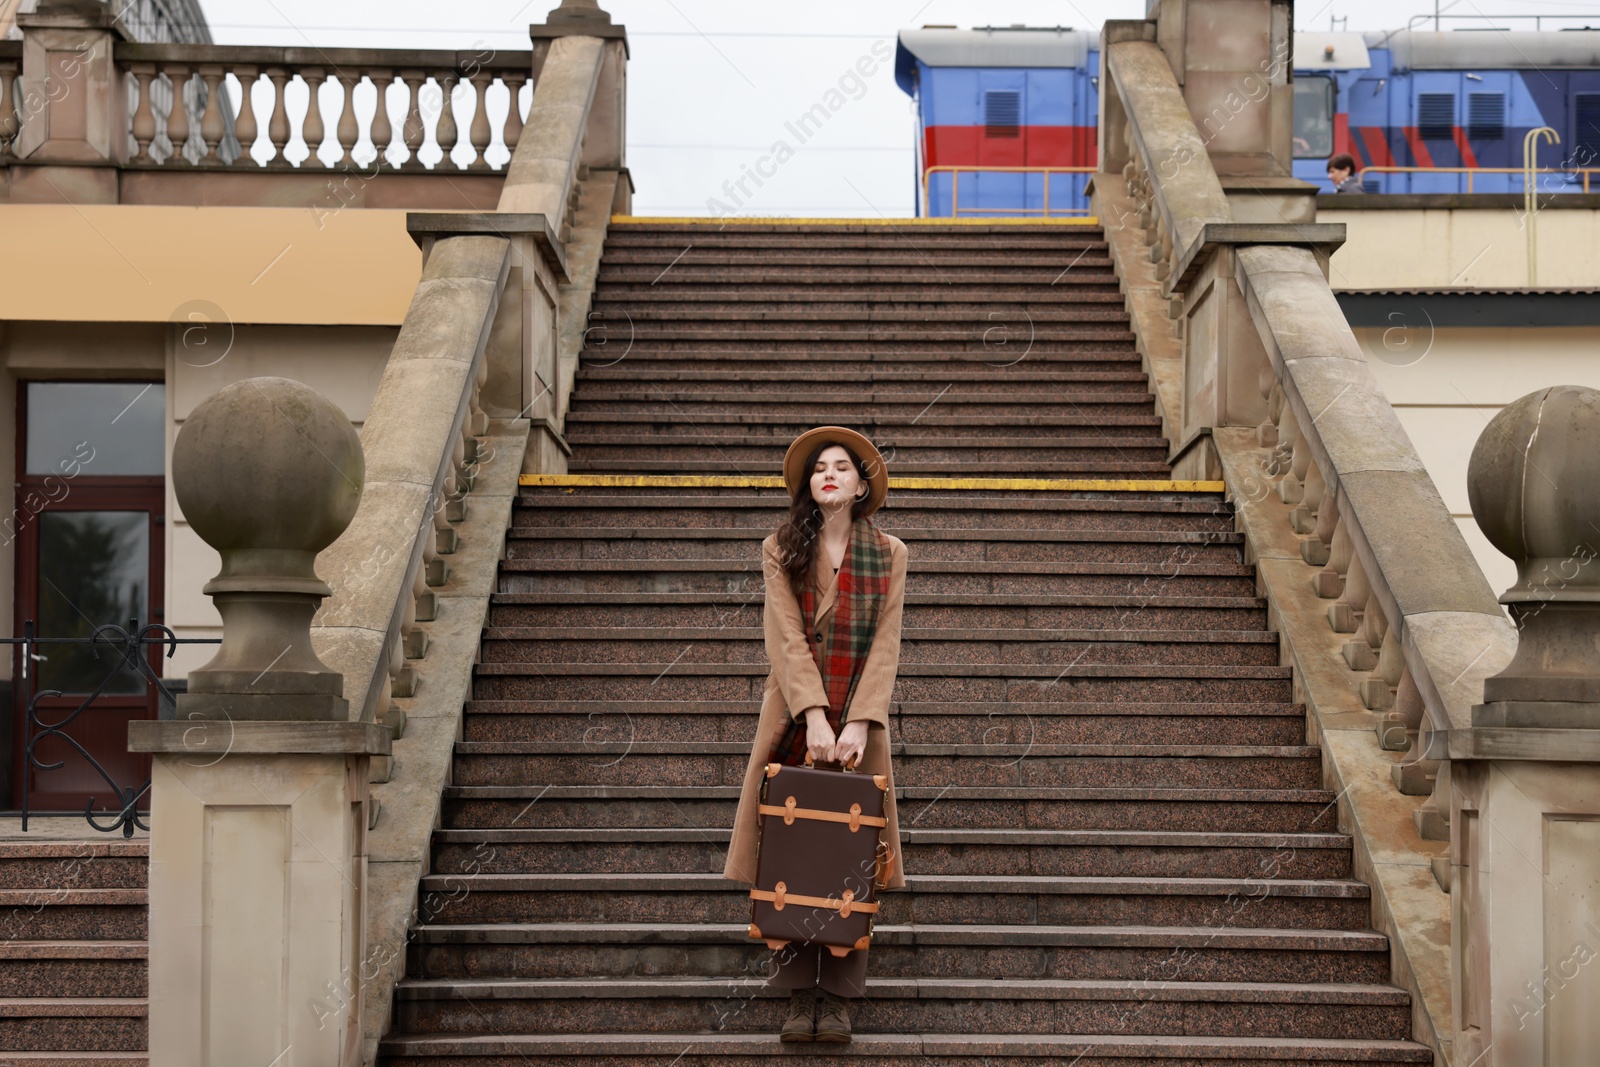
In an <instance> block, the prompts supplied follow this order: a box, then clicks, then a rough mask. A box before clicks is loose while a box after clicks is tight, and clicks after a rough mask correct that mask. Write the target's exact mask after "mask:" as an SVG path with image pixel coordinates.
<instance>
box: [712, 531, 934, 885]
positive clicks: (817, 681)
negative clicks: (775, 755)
mask: <svg viewBox="0 0 1600 1067" xmlns="http://www.w3.org/2000/svg"><path fill="white" fill-rule="evenodd" d="M885 536H887V537H889V545H890V549H891V551H892V556H891V562H890V568H889V595H888V597H887V599H886V600H885V601H884V604H883V611H882V614H881V615H880V616H879V618H878V628H877V630H876V631H875V632H874V634H873V638H872V649H871V651H869V652H868V653H867V661H866V665H865V667H863V668H862V672H861V679H860V680H859V681H858V682H857V683H856V691H855V695H854V696H853V697H852V698H851V700H850V721H855V720H857V719H861V720H865V721H866V722H867V723H869V724H870V725H869V726H868V727H867V751H866V755H865V756H863V757H862V759H861V766H860V768H859V771H860V772H861V773H864V774H886V775H888V776H889V795H888V798H887V800H886V808H885V811H884V814H885V815H886V816H887V817H888V821H889V825H888V826H887V827H886V828H885V829H884V837H883V840H884V842H885V843H887V845H888V847H889V848H891V849H893V850H894V851H893V855H894V856H895V858H896V859H895V868H894V873H893V875H892V876H891V878H890V880H889V888H891V889H898V888H901V887H903V886H904V885H905V878H904V877H903V872H902V869H901V864H900V862H899V857H900V825H899V823H898V821H897V820H896V818H895V806H894V768H893V767H892V766H890V763H889V698H890V695H891V694H892V693H893V691H894V678H895V674H896V673H897V672H898V670H899V668H900V616H901V613H902V609H903V608H904V606H905V594H906V545H905V542H904V541H901V540H900V539H899V538H898V537H893V536H890V535H887V534H886V535H885ZM761 566H762V573H763V574H764V575H765V576H766V591H767V597H766V606H765V608H764V609H763V611H762V617H763V623H764V625H765V628H766V636H767V659H768V660H769V661H770V662H771V663H772V673H770V674H769V675H767V685H766V689H765V691H764V692H763V693H762V697H761V718H760V721H759V723H758V725H757V726H756V737H755V745H754V747H753V748H752V749H751V751H750V762H749V764H748V765H747V766H746V767H745V772H744V788H743V791H742V792H741V793H740V796H739V812H738V814H737V815H736V816H734V822H733V841H732V842H731V843H730V844H729V846H728V862H727V864H726V866H724V867H723V871H722V873H723V877H725V878H731V879H733V880H734V881H736V882H746V883H749V884H754V883H755V880H756V848H757V840H758V831H759V824H758V818H757V815H756V808H757V806H758V805H760V803H761V780H762V776H763V774H764V772H765V769H766V765H767V756H768V754H769V753H770V752H771V751H772V745H773V743H774V741H776V740H777V736H778V734H779V733H780V732H781V731H782V730H783V728H784V727H785V726H786V725H787V723H788V721H789V716H790V714H793V715H795V716H799V715H800V714H801V713H802V712H804V711H805V709H806V708H814V707H817V706H819V705H820V706H823V707H826V706H827V703H828V697H827V694H826V692H825V691H824V690H823V687H822V674H821V672H820V671H818V670H817V663H816V660H814V659H813V658H812V656H811V642H810V641H809V640H808V639H807V638H808V635H807V634H806V632H805V628H804V622H803V620H802V619H801V617H800V603H799V601H797V600H796V599H795V595H794V590H793V589H792V588H790V586H789V576H788V575H787V574H786V573H785V572H784V569H783V565H782V564H781V562H780V561H779V556H778V540H777V535H776V534H774V535H773V536H771V537H768V538H767V539H766V540H765V541H764V542H762V545H761ZM819 569H821V570H826V569H827V568H826V567H822V568H819ZM822 584H823V582H822V581H821V580H819V581H818V586H819V587H821V586H822ZM838 593H839V583H838V576H837V575H835V576H834V577H833V578H831V579H828V580H827V586H826V588H822V589H821V595H820V598H819V599H818V601H817V629H818V630H820V631H821V633H822V635H823V638H824V640H826V639H827V638H828V635H829V629H830V627H829V620H830V619H831V617H832V612H833V605H834V602H835V600H837V599H838ZM827 651H828V650H827V646H826V645H824V647H823V655H824V656H826V655H827Z"/></svg>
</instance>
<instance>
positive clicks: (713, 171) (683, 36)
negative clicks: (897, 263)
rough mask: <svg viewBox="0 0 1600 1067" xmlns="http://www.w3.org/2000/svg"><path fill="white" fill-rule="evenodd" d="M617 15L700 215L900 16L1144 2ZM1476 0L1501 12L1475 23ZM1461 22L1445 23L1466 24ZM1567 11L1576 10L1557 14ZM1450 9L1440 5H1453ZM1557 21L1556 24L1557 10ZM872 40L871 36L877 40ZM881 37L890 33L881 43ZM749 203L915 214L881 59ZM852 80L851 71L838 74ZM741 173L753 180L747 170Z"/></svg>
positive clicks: (641, 97)
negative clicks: (788, 122) (788, 123)
mask: <svg viewBox="0 0 1600 1067" xmlns="http://www.w3.org/2000/svg"><path fill="white" fill-rule="evenodd" d="M1441 3H1442V4H1443V5H1444V6H1445V7H1447V8H1448V9H1449V13H1451V14H1461V15H1466V16H1470V17H1471V18H1472V19H1474V20H1476V24H1477V25H1478V26H1480V27H1482V26H1484V25H1487V24H1492V25H1496V26H1506V27H1512V28H1527V29H1532V28H1533V24H1532V22H1531V21H1530V22H1527V23H1518V22H1512V21H1508V20H1506V19H1504V18H1501V17H1500V16H1502V15H1504V14H1505V13H1506V12H1527V13H1529V14H1534V13H1540V14H1546V13H1550V12H1562V13H1567V14H1570V15H1571V16H1573V17H1574V18H1575V19H1577V20H1580V21H1579V22H1578V23H1577V24H1581V20H1585V19H1587V20H1590V21H1593V22H1595V24H1596V25H1600V0H1588V2H1581V0H1453V3H1452V0H1441ZM201 5H202V7H203V8H204V9H205V12H206V15H207V17H208V18H209V20H210V22H211V27H212V33H213V36H214V39H215V40H216V41H217V42H218V43H219V44H281V45H300V46H305V45H318V46H323V47H341V48H343V47H366V48H458V49H467V48H483V47H489V48H495V49H526V48H528V46H529V45H528V37H527V25H528V23H530V22H538V21H542V20H543V17H544V12H545V11H548V10H549V8H550V7H552V6H554V0H532V2H531V3H526V2H525V0H449V2H447V3H439V2H437V0H426V2H424V0H385V2H384V3H382V4H379V3H375V2H372V0H366V2H357V0H201ZM601 5H602V6H603V7H605V8H606V10H608V11H609V12H611V15H612V18H613V20H614V21H616V22H620V23H623V24H624V25H626V26H627V28H628V40H629V46H630V48H631V51H632V59H631V61H630V63H629V68H628V107H629V114H628V164H629V167H630V168H631V170H632V172H633V177H634V184H635V186H636V188H637V190H638V192H637V195H636V196H635V199H634V210H635V211H636V212H637V213H639V214H648V215H703V214H706V213H707V210H706V202H707V200H708V199H709V198H711V197H721V196H723V195H724V194H723V193H722V191H721V190H722V187H723V183H724V182H728V181H731V180H737V179H738V178H739V176H740V174H741V173H742V171H743V168H744V167H745V166H747V165H750V164H753V163H754V162H755V161H756V160H757V159H759V158H760V157H761V156H763V155H765V154H766V153H767V152H768V150H769V148H770V146H771V145H772V143H773V142H774V141H775V140H777V139H778V138H780V137H781V138H785V139H786V140H788V141H789V142H790V143H791V144H793V143H794V142H795V139H794V138H793V136H792V135H788V134H786V131H785V129H784V123H785V122H787V121H789V120H791V119H793V118H795V117H796V116H798V115H800V114H801V113H803V112H805V111H806V110H808V109H809V108H810V107H811V106H812V105H813V104H816V103H817V102H819V101H820V100H822V99H823V97H824V95H825V94H826V93H828V92H829V90H831V89H834V88H835V87H836V86H837V85H838V84H839V80H840V77H841V76H842V75H843V74H844V73H845V72H846V71H847V70H850V69H851V68H853V67H855V66H856V64H857V62H858V61H859V60H861V59H862V58H863V57H867V58H869V59H870V60H872V61H874V62H875V61H876V59H877V56H878V55H883V54H888V55H890V56H891V57H892V54H893V51H892V46H893V44H894V40H895V35H896V33H897V31H899V30H900V29H902V28H906V27H912V26H922V25H926V24H930V23H932V24H940V25H957V26H961V27H964V28H965V27H970V26H975V25H991V24H992V25H1011V24H1017V23H1020V24H1026V25H1030V26H1058V25H1061V26H1072V27H1076V28H1080V29H1096V30H1097V29H1098V28H1099V26H1100V23H1101V22H1102V21H1103V20H1105V19H1108V18H1139V17H1142V15H1143V10H1142V4H1141V3H1140V0H804V2H797V0H767V2H765V3H750V2H748V0H738V2H735V0H601ZM1432 12H1433V0H1427V2H1419V0H1296V3H1295V22H1296V28H1297V29H1301V30H1308V29H1314V30H1326V29H1328V28H1329V27H1330V19H1331V18H1335V17H1337V18H1339V19H1341V20H1348V21H1347V22H1346V23H1345V25H1344V26H1340V27H1339V28H1348V29H1350V30H1377V29H1392V28H1394V27H1396V26H1403V25H1404V24H1405V23H1406V22H1407V20H1408V19H1409V18H1410V17H1411V16H1412V15H1416V14H1423V13H1428V14H1431V13H1432ZM1485 13H1487V14H1488V15H1492V16H1495V17H1494V18H1492V19H1489V20H1488V22H1487V23H1486V22H1485V21H1484V19H1485V17H1486V16H1485ZM1465 24H1466V23H1456V25H1465ZM1568 24H1572V23H1568ZM1445 25H1446V26H1447V27H1448V26H1450V25H1451V23H1450V22H1449V21H1448V20H1447V21H1446V23H1445ZM1553 25H1559V24H1553ZM875 44H876V45H877V48H876V50H875V49H874V45H875ZM885 44H887V46H888V48H887V49H886V48H885ZM876 66H877V70H876V73H875V74H874V75H873V76H872V77H870V78H867V79H865V80H864V82H863V84H862V87H861V88H859V89H858V88H855V87H854V86H850V88H851V93H850V97H851V98H848V100H847V103H846V104H845V105H844V106H843V107H841V108H840V109H839V110H838V111H837V113H836V114H834V115H833V117H832V118H831V119H830V121H829V122H828V124H827V125H826V126H825V127H824V128H823V129H822V131H821V132H820V133H818V134H817V135H816V136H815V137H813V138H812V139H811V140H809V141H808V142H807V143H806V144H805V145H803V146H798V150H797V151H796V153H795V155H794V157H793V158H792V159H789V160H787V161H786V162H784V164H783V166H782V167H780V168H779V170H778V173H777V175H776V177H774V178H772V179H771V180H769V181H767V182H766V183H765V185H764V186H763V187H762V188H760V189H759V190H757V191H756V192H755V195H754V196H753V197H752V198H751V199H750V200H749V201H748V202H747V203H746V204H745V205H744V206H743V211H742V213H746V214H751V213H759V214H768V215H851V216H854V215H875V214H879V213H881V214H884V215H909V214H911V213H912V210H913V209H912V205H913V200H912V195H913V181H914V174H913V169H914V164H913V160H912V138H913V121H912V115H911V102H910V98H909V97H907V96H906V95H905V94H904V93H902V92H901V91H900V89H899V87H898V86H896V85H895V83H894V70H893V63H892V60H891V61H890V62H884V63H881V64H877V65H876ZM848 84H849V83H847V85H848ZM747 188H749V186H747Z"/></svg>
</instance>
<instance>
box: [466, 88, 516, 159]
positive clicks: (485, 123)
mask: <svg viewBox="0 0 1600 1067" xmlns="http://www.w3.org/2000/svg"><path fill="white" fill-rule="evenodd" d="M467 80H468V82H469V83H470V84H471V86H472V90H473V93H474V96H475V98H476V101H475V105H474V107H475V110H474V111H473V112H472V128H471V129H470V130H469V131H468V133H467V137H468V139H469V140H470V141H471V142H472V162H471V163H469V164H467V168H468V169H469V170H488V169H489V161H488V159H487V158H486V157H485V156H484V151H485V150H486V149H487V148H488V147H489V145H490V144H491V143H493V141H494V134H493V133H491V132H490V130H489V107H488V104H489V83H490V82H492V81H493V80H494V75H492V74H489V73H487V72H485V71H482V70H480V71H478V72H477V73H476V74H474V75H472V76H471V77H470V78H469V79H467ZM513 103H514V102H513Z"/></svg>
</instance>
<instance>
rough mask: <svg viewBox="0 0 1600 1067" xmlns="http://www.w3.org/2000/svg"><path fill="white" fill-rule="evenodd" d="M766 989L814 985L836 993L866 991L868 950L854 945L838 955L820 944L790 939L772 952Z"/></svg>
mask: <svg viewBox="0 0 1600 1067" xmlns="http://www.w3.org/2000/svg"><path fill="white" fill-rule="evenodd" d="M772 960H773V963H774V965H775V966H774V967H773V971H772V974H771V975H769V976H768V978H767V988H769V989H814V988H820V989H822V990H823V991H824V992H827V993H832V994H833V995H834V996H836V997H864V996H866V995H867V950H866V949H857V950H854V951H852V952H851V953H849V954H848V955H846V956H844V957H843V958H840V957H838V956H835V955H834V954H833V953H831V952H829V951H828V950H827V949H826V948H824V947H823V946H821V945H802V944H798V943H795V942H790V943H789V944H788V945H785V946H784V947H783V948H781V949H779V950H778V951H776V952H774V953H773V954H772Z"/></svg>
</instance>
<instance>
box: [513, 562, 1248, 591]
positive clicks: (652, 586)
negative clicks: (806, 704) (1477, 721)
mask: <svg viewBox="0 0 1600 1067" xmlns="http://www.w3.org/2000/svg"><path fill="white" fill-rule="evenodd" d="M763 588H764V579H763V574H762V565H761V562H760V561H759V560H758V559H745V560H737V559H721V560H719V559H690V560H670V559H541V558H533V559H527V558H512V559H506V560H503V561H501V565H500V578H499V582H498V591H499V592H502V593H543V592H563V593H565V592H573V593H696V592H706V593H710V592H718V591H723V590H730V589H733V590H746V589H748V590H755V591H760V590H762V589H763ZM906 589H907V590H908V592H909V591H910V590H913V589H914V590H916V592H918V593H919V594H929V595H936V594H940V593H962V594H989V595H1004V594H1008V593H1033V594H1039V595H1046V594H1055V595H1058V596H1074V595H1075V596H1134V595H1139V594H1159V595H1161V596H1167V597H1247V596H1251V595H1253V594H1254V593H1255V576H1254V574H1253V568H1249V567H1246V566H1244V565H1242V564H1229V563H1176V562H1175V563H1172V564H1169V565H1163V564H1159V563H1053V562H1048V561H1028V560H1018V561H1010V560H995V561H993V562H983V563H975V562H968V561H965V560H930V561H927V562H923V561H921V560H918V561H916V562H913V563H911V564H909V565H908V573H907V575H906Z"/></svg>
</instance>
